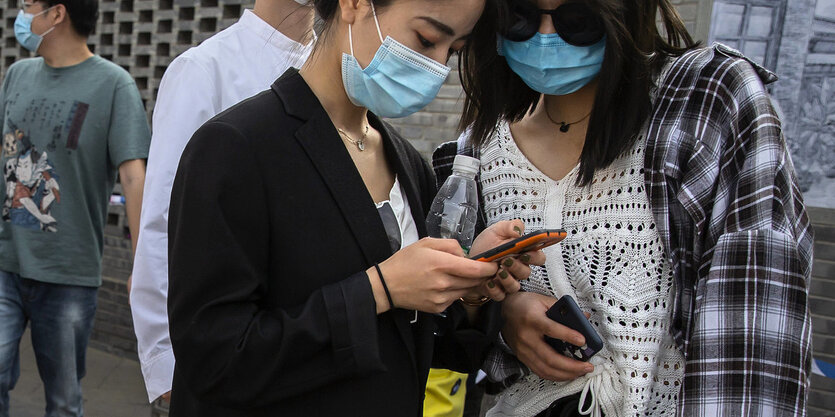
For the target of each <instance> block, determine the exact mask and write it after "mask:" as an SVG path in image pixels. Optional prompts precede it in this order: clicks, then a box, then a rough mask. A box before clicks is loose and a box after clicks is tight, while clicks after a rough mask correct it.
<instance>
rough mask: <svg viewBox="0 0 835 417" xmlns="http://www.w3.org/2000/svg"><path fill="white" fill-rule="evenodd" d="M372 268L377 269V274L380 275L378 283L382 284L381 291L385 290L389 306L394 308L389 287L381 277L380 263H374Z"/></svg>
mask: <svg viewBox="0 0 835 417" xmlns="http://www.w3.org/2000/svg"><path fill="white" fill-rule="evenodd" d="M374 269H376V270H377V275H378V276H379V277H380V283H381V284H383V291H385V292H386V298H388V300H389V307H390V308H391V309H392V310H394V308H395V307H394V300H392V299H391V293H390V292H389V287H388V285H386V280H385V279H384V278H383V271H380V264H374Z"/></svg>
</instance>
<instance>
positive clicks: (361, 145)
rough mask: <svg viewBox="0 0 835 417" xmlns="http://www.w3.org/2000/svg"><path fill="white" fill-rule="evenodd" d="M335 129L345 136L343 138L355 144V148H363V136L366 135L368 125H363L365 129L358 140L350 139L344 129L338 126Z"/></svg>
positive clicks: (361, 149)
mask: <svg viewBox="0 0 835 417" xmlns="http://www.w3.org/2000/svg"><path fill="white" fill-rule="evenodd" d="M336 130H337V131H339V133H340V134H341V135H342V137H343V138H345V140H347V141H348V142H351V143H353V144H354V145H357V149H359V150H360V152H362V151H364V150H365V138H366V137H367V136H368V125H365V131H364V132H363V133H362V137H361V138H359V139H358V140H355V139H351V136H349V135H348V134H347V133H345V131H344V130H342V129H340V128H338V127H337V128H336Z"/></svg>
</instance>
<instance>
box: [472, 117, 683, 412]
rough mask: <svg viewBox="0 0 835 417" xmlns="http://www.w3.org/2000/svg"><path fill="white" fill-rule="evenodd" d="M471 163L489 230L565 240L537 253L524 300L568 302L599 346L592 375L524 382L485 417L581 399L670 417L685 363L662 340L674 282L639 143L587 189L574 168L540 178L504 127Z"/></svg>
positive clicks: (604, 407) (609, 408)
mask: <svg viewBox="0 0 835 417" xmlns="http://www.w3.org/2000/svg"><path fill="white" fill-rule="evenodd" d="M480 157H481V172H480V178H481V183H482V196H483V199H484V206H485V207H484V208H485V212H486V217H487V221H488V223H489V224H493V223H495V222H498V221H500V220H510V219H517V218H518V219H521V220H522V221H523V222H524V223H525V229H526V230H528V231H533V230H537V229H541V228H563V229H565V230H566V231H567V232H568V237H567V238H566V239H565V240H564V241H562V242H561V243H559V244H557V245H554V246H551V247H550V248H547V249H545V253H546V255H547V258H548V259H547V262H546V265H545V266H544V267H533V268H532V274H531V277H530V279H529V280H527V281H524V282H523V284H522V286H523V288H524V290H525V291H533V292H537V293H541V294H547V295H551V296H553V297H556V298H559V297H560V296H562V295H566V294H567V295H571V296H572V297H574V299H575V300H576V301H577V303H578V305H579V306H580V308H581V309H582V310H583V311H586V312H589V313H591V318H590V321H591V323H592V324H593V325H594V327H595V328H596V329H597V331H598V333H599V334H600V336H601V337H602V338H603V341H604V348H603V350H602V351H601V352H599V353H598V354H597V355H595V357H593V358H592V359H591V362H592V363H593V364H594V365H595V371H594V372H593V373H592V374H589V375H586V376H583V377H580V378H578V379H576V380H574V381H568V382H552V381H547V380H543V379H541V378H539V377H538V376H537V375H535V374H533V373H531V374H530V375H528V376H526V377H523V378H521V379H520V380H519V381H518V382H517V383H515V384H514V385H513V386H511V387H509V388H508V389H507V390H505V391H504V392H503V393H502V394H500V396H499V398H498V403H497V404H496V406H495V407H494V408H493V409H492V410H490V411H489V412H488V416H534V415H536V414H538V413H539V412H541V411H543V410H544V409H546V408H547V407H548V406H549V405H550V404H551V403H552V402H554V401H555V400H557V399H559V398H562V397H565V396H568V395H573V394H576V393H578V392H581V391H584V392H586V394H589V395H593V398H594V401H595V408H596V409H597V411H598V412H599V411H602V412H603V413H604V414H605V415H606V416H607V417H616V416H672V415H675V412H676V405H677V400H678V395H679V391H680V388H681V382H682V378H683V374H684V369H683V367H684V357H683V355H682V353H681V352H680V351H679V350H678V349H677V348H676V346H675V342H674V341H673V338H672V335H671V333H670V321H671V306H672V297H673V296H674V295H675V291H674V288H673V286H674V282H673V274H672V270H671V267H670V265H669V262H668V261H667V260H666V256H665V254H664V248H663V243H662V241H661V239H660V237H659V234H658V231H657V229H656V227H655V223H654V220H653V218H652V212H651V210H650V207H649V202H648V198H647V194H646V192H645V189H644V169H643V166H644V140H643V138H641V139H639V140H637V141H636V143H635V145H634V146H633V147H632V148H631V149H629V150H627V151H626V152H624V153H623V154H622V155H621V156H620V157H619V158H618V159H617V160H615V161H614V162H613V163H612V164H611V165H610V166H609V167H608V168H605V169H601V170H598V171H597V172H596V173H595V175H594V179H593V182H592V184H591V186H590V187H585V186H584V187H578V186H577V185H576V180H577V175H578V167H575V168H574V169H573V170H572V171H571V172H570V173H569V174H568V175H566V176H565V177H564V178H563V179H561V180H559V181H555V180H553V179H551V178H549V177H547V176H546V175H544V174H543V173H542V172H540V171H539V170H538V169H537V168H536V167H535V166H534V165H533V164H532V163H530V161H529V160H528V159H527V158H526V157H525V155H524V154H523V153H522V152H521V151H520V150H519V148H518V147H517V146H516V143H515V141H514V139H513V137H512V135H511V132H510V127H509V126H508V124H507V123H505V122H503V123H501V124H500V125H499V126H498V129H497V131H496V133H495V134H494V135H493V137H491V138H490V140H489V141H488V142H486V143H485V144H484V145H483V146H482V149H481V150H480ZM589 391H590V392H589ZM598 407H599V408H598ZM589 411H590V413H591V414H592V415H594V414H595V413H594V412H593V411H594V410H589Z"/></svg>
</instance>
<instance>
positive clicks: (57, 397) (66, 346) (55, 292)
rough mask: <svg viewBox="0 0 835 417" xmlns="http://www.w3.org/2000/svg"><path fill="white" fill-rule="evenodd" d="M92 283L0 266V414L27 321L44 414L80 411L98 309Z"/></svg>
mask: <svg viewBox="0 0 835 417" xmlns="http://www.w3.org/2000/svg"><path fill="white" fill-rule="evenodd" d="M97 291H98V289H97V288H94V287H80V286H74V285H58V284H49V283H45V282H39V281H34V280H31V279H26V278H21V277H20V275H18V274H14V273H10V272H5V271H0V417H9V391H10V390H12V389H13V388H14V386H15V383H17V379H18V377H19V376H20V351H19V345H20V338H21V336H22V335H23V331H24V330H25V329H26V324H27V323H29V324H30V326H31V328H32V347H33V349H34V351H35V359H36V361H37V364H38V373H39V374H40V376H41V381H43V384H44V391H45V392H44V393H45V397H46V417H70V416H72V417H80V416H83V415H84V410H83V404H82V402H83V399H82V396H81V378H82V377H83V376H84V372H85V367H84V359H85V355H86V351H87V342H88V340H89V339H90V331H91V330H92V327H93V316H94V315H95V313H96V292H97Z"/></svg>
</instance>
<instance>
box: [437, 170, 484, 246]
mask: <svg viewBox="0 0 835 417" xmlns="http://www.w3.org/2000/svg"><path fill="white" fill-rule="evenodd" d="M478 168H479V161H478V159H475V158H471V157H469V156H465V155H457V156H456V157H455V162H454V163H453V164H452V175H450V176H449V178H447V180H446V181H445V182H444V185H443V186H441V189H440V191H438V195H436V196H435V200H434V201H432V207H431V208H430V210H429V216H427V218H426V229H427V231H428V232H429V236H430V237H436V238H443V239H455V240H457V241H458V243H459V244H460V245H461V248H463V249H464V252H467V253H469V251H470V246H472V244H473V237H474V235H475V223H476V216H477V211H478V193H477V191H476V183H475V175H476V174H477V173H478Z"/></svg>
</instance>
